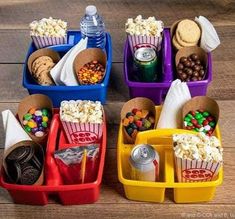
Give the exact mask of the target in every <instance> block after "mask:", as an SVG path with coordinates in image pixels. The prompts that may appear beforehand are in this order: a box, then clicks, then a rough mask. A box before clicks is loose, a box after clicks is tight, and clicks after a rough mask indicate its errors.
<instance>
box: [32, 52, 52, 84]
mask: <svg viewBox="0 0 235 219" xmlns="http://www.w3.org/2000/svg"><path fill="white" fill-rule="evenodd" d="M54 66H55V63H54V62H53V60H52V59H51V58H50V57H49V56H41V57H39V58H37V59H36V60H35V61H34V62H33V65H32V74H33V76H34V78H35V79H36V80H37V82H38V83H39V84H41V85H54V82H53V80H52V78H51V75H50V70H51V69H52V68H53V67H54Z"/></svg>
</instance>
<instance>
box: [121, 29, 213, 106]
mask: <svg viewBox="0 0 235 219" xmlns="http://www.w3.org/2000/svg"><path fill="white" fill-rule="evenodd" d="M207 57H208V65H207V72H206V75H205V79H204V80H202V81H196V82H187V84H188V87H189V89H190V93H191V95H192V97H194V96H205V95H206V92H207V87H208V84H209V83H210V82H211V80H212V60H211V54H210V53H208V54H207ZM159 61H160V62H161V68H160V69H159V70H158V71H159V73H160V74H161V75H162V76H161V79H160V81H159V82H153V83H149V82H148V83H145V82H137V81H134V80H133V74H134V69H133V56H132V53H131V49H130V46H129V43H128V39H127V40H126V43H125V48H124V75H125V82H126V84H127V86H128V87H129V94H130V98H134V97H147V98H149V99H151V100H152V101H154V103H155V104H156V105H159V104H161V103H162V102H163V101H164V99H165V96H166V94H167V91H168V89H169V88H170V85H171V82H172V81H173V80H174V79H176V74H175V70H174V68H175V67H174V66H175V64H174V57H173V55H172V46H171V36H170V29H169V28H165V29H164V33H163V41H162V50H161V51H160V57H159Z"/></svg>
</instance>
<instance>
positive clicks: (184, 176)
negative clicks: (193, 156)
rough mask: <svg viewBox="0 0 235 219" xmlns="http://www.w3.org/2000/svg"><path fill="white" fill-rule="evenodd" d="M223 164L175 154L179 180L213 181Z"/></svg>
mask: <svg viewBox="0 0 235 219" xmlns="http://www.w3.org/2000/svg"><path fill="white" fill-rule="evenodd" d="M221 166H222V162H214V163H213V162H206V161H198V160H189V159H182V158H178V157H176V156H175V167H176V175H177V179H178V182H206V181H212V180H213V179H214V178H215V177H216V176H217V175H218V172H219V170H220V167H221Z"/></svg>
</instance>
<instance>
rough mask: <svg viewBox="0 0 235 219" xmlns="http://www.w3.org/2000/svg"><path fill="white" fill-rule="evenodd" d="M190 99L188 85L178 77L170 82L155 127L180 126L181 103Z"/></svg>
mask: <svg viewBox="0 0 235 219" xmlns="http://www.w3.org/2000/svg"><path fill="white" fill-rule="evenodd" d="M190 99H191V95H190V92H189V89H188V86H187V84H186V83H185V82H181V81H180V80H179V79H177V80H175V81H173V82H172V83H171V86H170V89H169V91H168V93H167V95H166V98H165V102H164V104H163V106H162V111H161V114H160V117H159V120H158V124H157V128H181V126H182V115H181V110H182V107H183V105H184V104H185V103H186V102H187V101H188V100H190Z"/></svg>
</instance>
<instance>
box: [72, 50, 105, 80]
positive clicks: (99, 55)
mask: <svg viewBox="0 0 235 219" xmlns="http://www.w3.org/2000/svg"><path fill="white" fill-rule="evenodd" d="M94 60H96V61H98V62H100V63H101V64H102V66H104V68H105V67H106V65H107V57H106V54H105V52H103V51H102V49H100V48H89V49H86V50H83V51H81V52H80V53H79V54H78V55H77V56H76V58H75V59H74V63H73V68H74V71H75V74H76V78H77V81H78V82H79V84H83V81H82V80H80V78H79V77H78V75H77V72H78V71H79V70H80V69H81V68H82V67H83V66H84V65H85V64H86V63H89V62H91V61H94ZM105 71H106V69H105ZM104 77H105V75H104ZM102 80H103V79H102Z"/></svg>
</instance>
